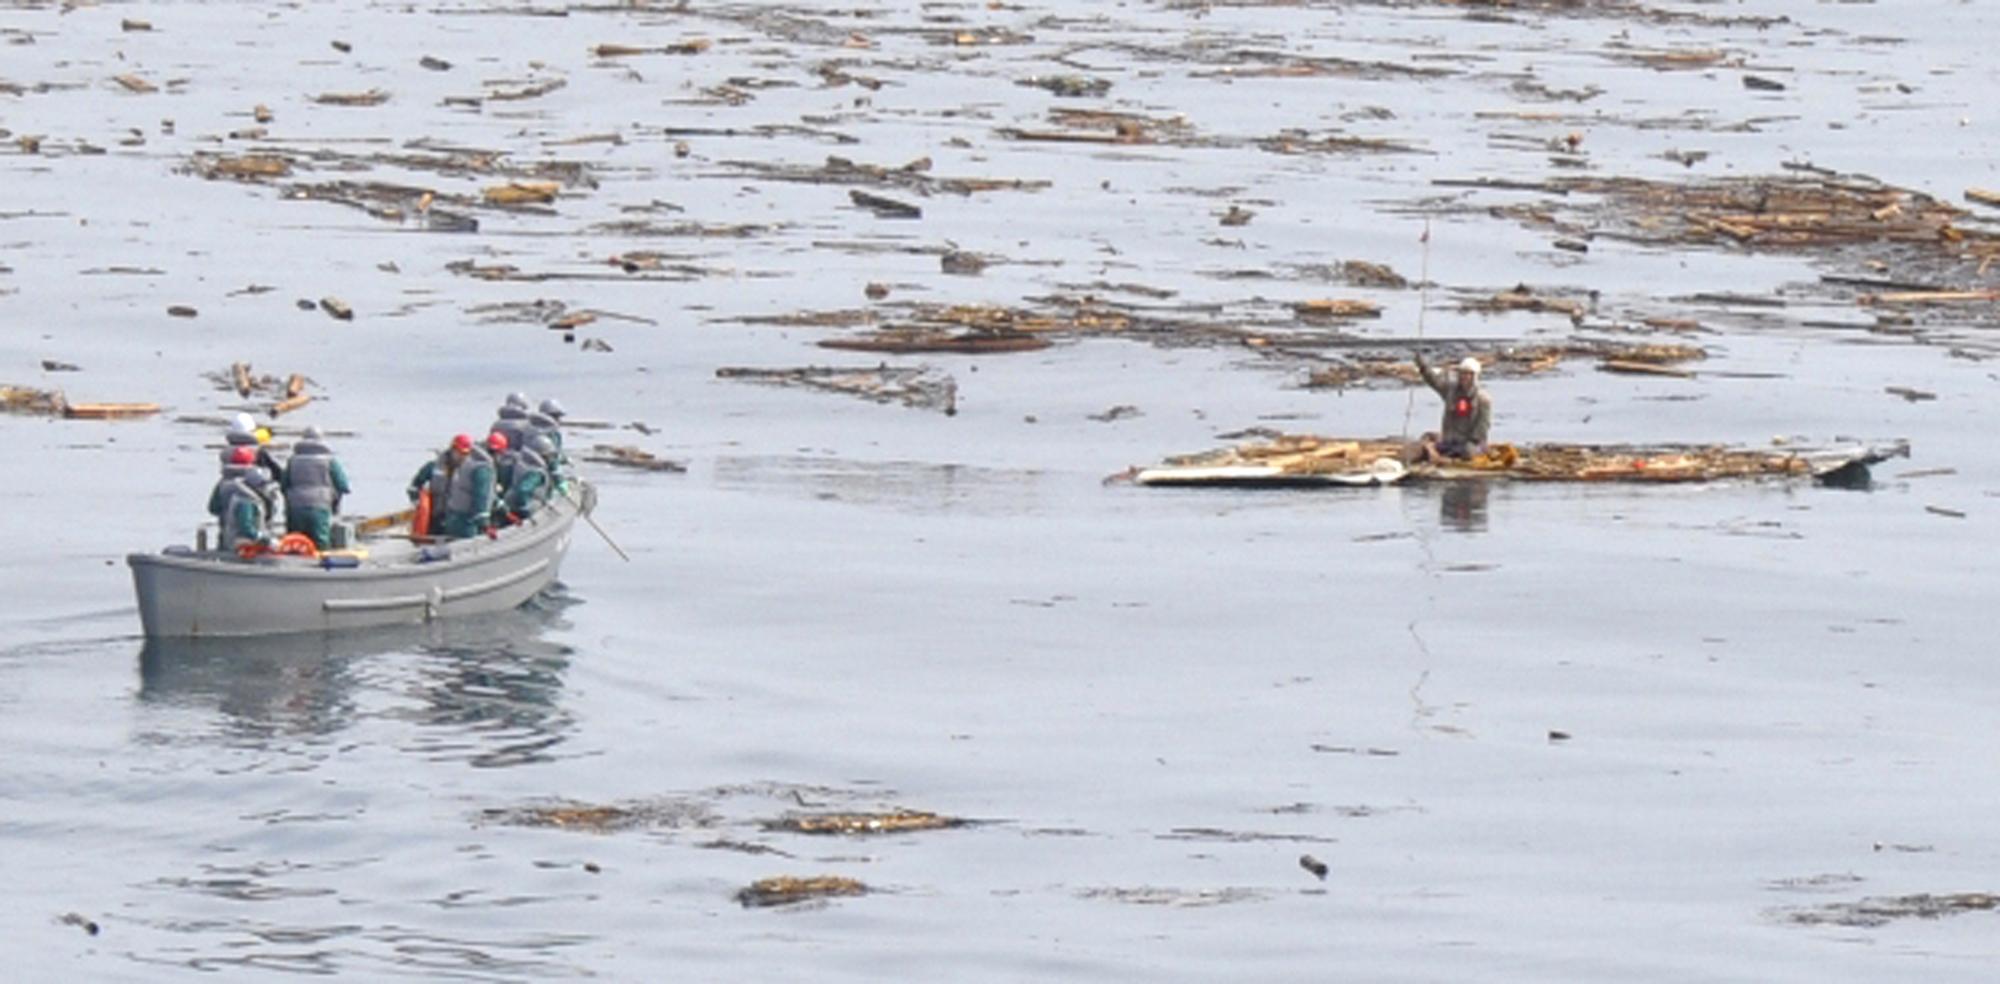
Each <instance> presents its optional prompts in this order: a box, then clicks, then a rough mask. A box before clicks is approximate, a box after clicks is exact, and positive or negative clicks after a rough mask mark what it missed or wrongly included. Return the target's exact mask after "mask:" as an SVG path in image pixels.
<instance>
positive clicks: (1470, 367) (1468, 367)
mask: <svg viewBox="0 0 2000 984" xmlns="http://www.w3.org/2000/svg"><path fill="white" fill-rule="evenodd" d="M1458 371H1459V372H1469V373H1471V374H1473V375H1475V376H1477V375H1479V360H1478V359H1475V358H1473V357H1472V356H1469V355H1468V356H1466V357H1465V358H1464V359H1461V360H1459V363H1458Z"/></svg>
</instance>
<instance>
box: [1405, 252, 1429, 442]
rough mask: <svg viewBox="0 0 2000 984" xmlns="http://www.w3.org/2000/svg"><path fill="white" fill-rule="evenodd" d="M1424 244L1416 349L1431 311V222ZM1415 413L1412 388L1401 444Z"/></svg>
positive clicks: (1415, 402)
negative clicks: (1425, 319)
mask: <svg viewBox="0 0 2000 984" xmlns="http://www.w3.org/2000/svg"><path fill="white" fill-rule="evenodd" d="M1418 241H1419V242H1422V243H1423V244H1424V258H1423V268H1422V269H1421V270H1419V271H1418V273H1417V348H1418V349H1419V350H1421V349H1422V348H1423V344H1424V315H1427V314H1429V313H1430V310H1431V220H1430V219H1429V218H1426V219H1424V234H1423V235H1422V236H1421V237H1419V240H1418ZM1416 412H1417V388H1416V387H1414V386H1412V387H1410V390H1409V395H1408V397H1407V398H1406V399H1405V400H1404V401H1403V443H1404V444H1406V445H1407V444H1409V443H1410V416H1411V415H1412V414H1414V413H1416Z"/></svg>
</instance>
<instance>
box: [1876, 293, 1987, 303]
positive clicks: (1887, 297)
mask: <svg viewBox="0 0 2000 984" xmlns="http://www.w3.org/2000/svg"><path fill="white" fill-rule="evenodd" d="M1860 301H1861V303H1863V304H1888V305H1901V304H1916V305H1928V304H1966V303H1976V302H1979V301H2000V290H1912V291H1900V292H1897V293H1891V294H1863V295H1862V296H1861V298H1860Z"/></svg>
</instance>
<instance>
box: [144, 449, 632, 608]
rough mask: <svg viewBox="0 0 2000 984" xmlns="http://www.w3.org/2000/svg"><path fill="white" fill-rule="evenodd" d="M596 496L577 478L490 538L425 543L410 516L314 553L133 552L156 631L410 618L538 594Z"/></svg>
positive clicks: (509, 604)
mask: <svg viewBox="0 0 2000 984" xmlns="http://www.w3.org/2000/svg"><path fill="white" fill-rule="evenodd" d="M596 506H597V490H596V488H595V487H593V486H592V485H591V484H590V483H588V482H585V481H583V480H581V479H572V480H571V481H570V483H569V485H568V486H567V488H566V489H565V490H564V491H563V493H562V494H560V495H558V496H556V497H555V498H553V499H552V500H550V502H549V504H548V506H546V507H545V508H543V509H542V510H541V511H540V512H538V513H536V514H535V515H534V516H533V517H531V518H529V519H528V520H526V521H525V522H522V523H520V524H518V525H514V526H509V527H506V528H504V529H502V530H500V531H499V533H498V534H497V535H496V536H493V537H490V538H489V537H474V538H470V539H464V540H450V541H443V540H432V541H431V542H418V539H420V538H412V537H411V536H410V535H409V532H410V531H409V527H408V519H407V516H405V517H403V518H402V523H401V525H399V526H398V525H387V526H386V527H385V528H382V529H379V530H375V531H372V532H363V533H360V534H359V535H358V536H357V537H356V538H355V539H354V540H353V542H352V545H351V547H349V548H348V549H345V550H338V551H332V552H329V553H328V554H326V555H325V556H321V557H317V558H310V557H299V556H283V555H270V554H267V555H264V556H260V557H255V558H252V559H248V560H245V559H242V558H239V557H237V556H236V554H235V553H233V552H229V551H221V550H202V549H195V548H189V547H168V548H166V549H165V550H163V551H161V552H159V553H155V554H131V555H128V556H127V557H126V558H125V561H126V563H127V564H129V565H131V567H132V584H133V587H134V588H135V589H136V590H137V591H138V596H139V621H140V623H141V624H142V625H143V626H144V627H145V633H146V637H147V638H149V639H194V638H215V637H241V636H262V635H280V634H284V633H292V632H332V631H340V630H345V629H359V628H366V627H369V626H378V625H409V624H416V623H422V622H428V621H432V620H434V619H440V618H451V617H455V616H460V615H477V614H481V613H485V612H498V611H506V610H509V609H512V608H514V607H515V606H517V605H520V604H521V603H523V602H525V601H527V600H528V599H530V598H533V597H534V596H535V595H536V594H537V593H538V592H540V591H541V590H542V589H543V588H546V587H548V585H549V584H550V583H551V582H553V581H554V580H555V579H556V574H557V572H558V571H559V569H560V568H561V566H562V561H563V555H564V554H565V553H567V552H568V551H569V544H570V538H571V533H572V531H573V529H574V527H575V526H576V522H577V520H578V519H579V518H585V519H587V518H588V517H589V515H590V512H591V510H592V509H594V508H596ZM368 525H370V524H363V528H364V529H365V528H366V527H367V526H368ZM376 525H381V524H376Z"/></svg>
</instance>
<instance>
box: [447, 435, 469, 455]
mask: <svg viewBox="0 0 2000 984" xmlns="http://www.w3.org/2000/svg"><path fill="white" fill-rule="evenodd" d="M451 449H452V450H453V451H470V450H472V435H471V434H460V435H458V436H457V437H454V438H452V439H451Z"/></svg>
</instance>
